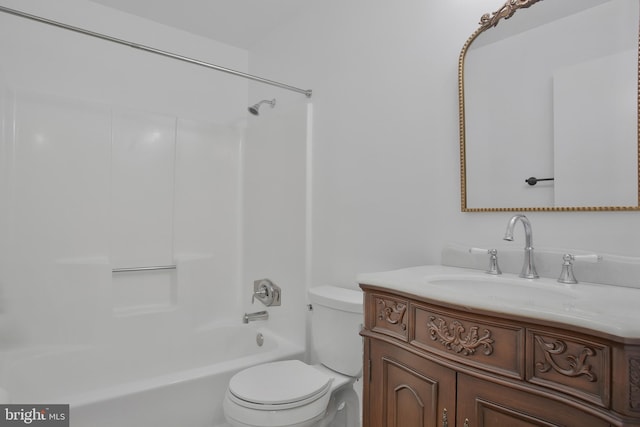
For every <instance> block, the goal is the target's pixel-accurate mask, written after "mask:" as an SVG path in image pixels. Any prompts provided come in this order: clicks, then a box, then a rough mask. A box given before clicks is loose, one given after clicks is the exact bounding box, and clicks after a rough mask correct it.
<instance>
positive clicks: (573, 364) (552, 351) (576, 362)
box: [535, 336, 598, 382]
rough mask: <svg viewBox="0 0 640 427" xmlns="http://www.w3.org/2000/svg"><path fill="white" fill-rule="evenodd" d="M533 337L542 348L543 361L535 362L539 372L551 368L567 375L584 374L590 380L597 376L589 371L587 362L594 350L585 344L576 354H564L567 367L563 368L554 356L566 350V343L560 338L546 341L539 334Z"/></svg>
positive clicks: (592, 380)
mask: <svg viewBox="0 0 640 427" xmlns="http://www.w3.org/2000/svg"><path fill="white" fill-rule="evenodd" d="M535 339H536V342H537V343H538V345H539V346H540V348H541V349H542V352H543V354H544V360H545V361H544V362H536V369H537V370H538V371H539V372H542V373H544V372H549V371H550V370H551V369H552V368H553V370H554V371H556V372H557V373H559V374H562V375H565V376H567V377H579V376H581V375H584V376H585V377H587V379H588V380H589V381H591V382H594V381H597V379H598V377H597V376H596V374H594V373H593V372H592V371H591V369H592V366H591V365H590V364H587V359H588V358H589V357H590V356H595V354H596V352H595V350H593V349H592V348H589V347H587V346H585V347H583V349H582V351H581V352H580V354H578V355H577V356H574V355H572V354H569V355H566V356H565V357H564V359H565V360H566V361H567V362H568V364H569V367H568V368H563V367H562V366H560V365H559V364H558V363H557V362H556V360H555V359H554V357H555V356H560V355H562V354H564V353H565V352H566V351H567V344H566V343H565V342H564V341H560V340H556V341H554V342H552V343H548V342H545V341H544V340H543V339H542V337H540V336H536V337H535Z"/></svg>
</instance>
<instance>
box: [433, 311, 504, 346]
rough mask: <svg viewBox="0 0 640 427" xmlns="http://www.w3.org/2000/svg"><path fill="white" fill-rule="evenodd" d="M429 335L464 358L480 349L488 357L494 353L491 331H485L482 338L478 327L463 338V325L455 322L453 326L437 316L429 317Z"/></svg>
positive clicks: (472, 328)
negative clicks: (482, 348) (481, 348)
mask: <svg viewBox="0 0 640 427" xmlns="http://www.w3.org/2000/svg"><path fill="white" fill-rule="evenodd" d="M427 326H428V328H429V334H431V339H432V340H434V341H436V340H437V341H439V342H440V343H442V344H443V345H444V346H445V348H446V349H448V350H452V351H455V352H456V353H461V354H463V355H464V356H469V355H472V354H474V353H475V352H476V349H477V348H478V347H484V350H483V353H484V354H485V355H486V356H489V355H491V353H493V343H494V341H493V339H492V338H491V331H489V330H488V329H485V330H484V335H483V336H480V334H479V333H478V330H479V329H480V328H479V327H478V326H473V327H471V328H470V329H469V332H468V333H467V335H466V336H464V337H463V336H462V335H463V334H464V333H465V328H464V326H463V325H462V323H460V322H458V321H457V320H454V321H453V322H451V325H448V324H447V322H446V321H445V320H444V319H442V318H438V319H436V318H435V316H431V317H429V323H428V324H427Z"/></svg>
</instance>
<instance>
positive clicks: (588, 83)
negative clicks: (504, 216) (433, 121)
mask: <svg viewBox="0 0 640 427" xmlns="http://www.w3.org/2000/svg"><path fill="white" fill-rule="evenodd" d="M639 3H640V2H638V0H545V1H539V0H509V1H508V2H507V3H506V4H505V5H504V6H503V7H502V8H501V9H499V10H498V11H497V12H495V13H494V14H492V15H485V16H483V18H482V20H481V27H480V28H479V29H478V30H477V31H476V32H475V33H474V34H473V35H472V36H471V38H470V39H469V40H468V41H467V43H466V44H465V46H464V48H463V50H462V53H461V56H460V126H461V129H460V135H461V139H460V144H461V172H462V173H461V177H462V183H461V185H462V210H463V211H487V210H622V209H624V210H636V209H640V207H639V202H638V195H639V185H638V183H639V179H638V160H639V155H638V34H639V29H638V17H639V10H638V9H639ZM530 6H532V7H530ZM529 7H530V8H529ZM524 8H528V9H527V10H526V11H525V10H523V9H524ZM516 12H517V13H516ZM511 15H512V16H511ZM503 18H509V19H508V20H505V19H503ZM498 24H499V25H498ZM531 177H535V178H537V180H535V179H534V180H529V181H528V182H527V180H528V179H529V178H531Z"/></svg>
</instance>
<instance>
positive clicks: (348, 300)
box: [223, 286, 363, 427]
mask: <svg viewBox="0 0 640 427" xmlns="http://www.w3.org/2000/svg"><path fill="white" fill-rule="evenodd" d="M309 300H310V302H311V305H312V311H311V313H312V314H311V342H312V344H311V345H312V348H313V350H315V354H316V355H317V360H318V362H319V363H318V364H316V365H308V364H305V363H303V362H301V361H299V360H284V361H277V362H271V363H264V364H261V365H257V366H253V367H250V368H247V369H245V370H243V371H241V372H238V373H237V374H235V375H234V376H233V377H232V378H231V380H230V381H229V387H228V388H227V392H226V395H225V399H224V402H223V408H224V415H225V418H226V420H227V423H229V425H231V426H232V427H285V426H286V427H325V426H336V427H337V426H340V427H355V426H357V425H358V423H359V421H358V420H359V409H358V397H357V394H356V392H355V391H354V389H353V383H354V381H355V380H356V379H357V378H359V377H360V376H361V375H362V338H361V337H360V336H359V332H360V329H361V328H362V323H363V304H362V292H360V291H358V290H352V289H345V288H338V287H334V286H320V287H316V288H313V289H311V290H310V291H309Z"/></svg>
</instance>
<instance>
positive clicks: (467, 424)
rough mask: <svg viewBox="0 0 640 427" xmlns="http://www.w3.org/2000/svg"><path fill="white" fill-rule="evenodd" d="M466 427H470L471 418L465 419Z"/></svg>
mask: <svg viewBox="0 0 640 427" xmlns="http://www.w3.org/2000/svg"><path fill="white" fill-rule="evenodd" d="M464 427H469V418H465V419H464Z"/></svg>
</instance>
